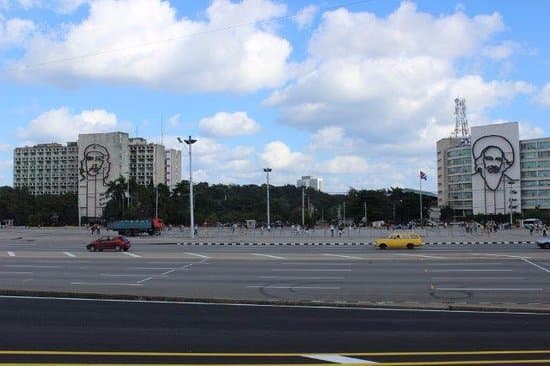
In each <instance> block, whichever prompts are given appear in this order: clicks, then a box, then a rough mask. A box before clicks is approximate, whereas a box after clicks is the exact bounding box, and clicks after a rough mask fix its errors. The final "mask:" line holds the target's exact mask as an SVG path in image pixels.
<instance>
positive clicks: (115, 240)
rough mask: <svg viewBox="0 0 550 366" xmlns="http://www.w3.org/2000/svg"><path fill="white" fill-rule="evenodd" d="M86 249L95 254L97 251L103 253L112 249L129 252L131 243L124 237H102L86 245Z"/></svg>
mask: <svg viewBox="0 0 550 366" xmlns="http://www.w3.org/2000/svg"><path fill="white" fill-rule="evenodd" d="M86 249H88V250H89V251H90V252H95V251H96V250H99V251H100V252H101V251H102V250H103V249H112V250H115V251H117V252H120V251H121V250H124V251H127V250H128V249H130V241H129V240H128V239H126V238H125V237H123V236H102V237H101V238H99V239H96V240H94V241H92V242H91V243H90V244H88V245H86Z"/></svg>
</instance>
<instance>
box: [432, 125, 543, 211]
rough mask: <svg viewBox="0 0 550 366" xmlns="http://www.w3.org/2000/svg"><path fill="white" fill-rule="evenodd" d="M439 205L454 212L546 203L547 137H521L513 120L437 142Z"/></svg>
mask: <svg viewBox="0 0 550 366" xmlns="http://www.w3.org/2000/svg"><path fill="white" fill-rule="evenodd" d="M437 175H438V183H437V188H438V192H437V193H438V206H439V207H443V206H449V207H450V208H451V209H452V210H453V212H454V214H455V216H456V217H465V216H469V215H472V214H474V215H475V214H509V213H510V211H512V212H522V211H525V210H529V209H535V208H540V209H546V210H548V209H550V138H541V139H531V140H520V139H519V125H518V123H517V122H511V123H500V124H493V125H485V126H476V127H472V133H471V137H467V138H465V137H449V138H445V139H441V140H439V141H438V142H437Z"/></svg>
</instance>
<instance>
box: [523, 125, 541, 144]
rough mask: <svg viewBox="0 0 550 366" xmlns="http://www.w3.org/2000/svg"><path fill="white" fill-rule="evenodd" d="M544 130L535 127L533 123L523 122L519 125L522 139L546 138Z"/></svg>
mask: <svg viewBox="0 0 550 366" xmlns="http://www.w3.org/2000/svg"><path fill="white" fill-rule="evenodd" d="M544 135H545V133H544V130H543V129H542V128H540V127H537V126H533V125H532V124H531V123H528V122H521V123H520V124H519V137H520V139H524V140H527V139H537V138H541V137H545V136H544Z"/></svg>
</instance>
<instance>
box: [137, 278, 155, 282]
mask: <svg viewBox="0 0 550 366" xmlns="http://www.w3.org/2000/svg"><path fill="white" fill-rule="evenodd" d="M152 279H153V277H147V278H144V279H143V280H141V281H137V282H136V283H143V282H147V281H149V280H152Z"/></svg>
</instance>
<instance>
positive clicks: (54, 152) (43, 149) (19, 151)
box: [13, 142, 78, 195]
mask: <svg viewBox="0 0 550 366" xmlns="http://www.w3.org/2000/svg"><path fill="white" fill-rule="evenodd" d="M13 186H14V188H23V187H26V188H27V189H28V190H29V192H31V193H32V194H33V195H42V194H65V193H76V192H77V190H78V146H77V144H76V142H69V143H67V145H61V144H56V143H52V144H39V145H35V146H25V147H18V148H15V150H14V153H13Z"/></svg>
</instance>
